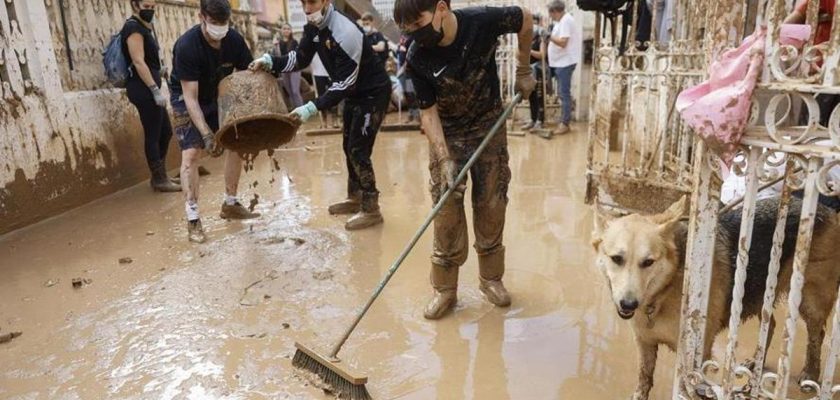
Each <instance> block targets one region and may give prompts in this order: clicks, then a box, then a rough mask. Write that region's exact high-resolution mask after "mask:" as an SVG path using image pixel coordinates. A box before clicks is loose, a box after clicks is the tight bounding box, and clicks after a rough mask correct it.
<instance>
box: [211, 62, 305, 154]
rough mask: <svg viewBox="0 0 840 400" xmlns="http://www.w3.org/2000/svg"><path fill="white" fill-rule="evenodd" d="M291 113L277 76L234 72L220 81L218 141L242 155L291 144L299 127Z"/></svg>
mask: <svg viewBox="0 0 840 400" xmlns="http://www.w3.org/2000/svg"><path fill="white" fill-rule="evenodd" d="M288 113H289V110H288V108H286V103H285V102H283V96H282V95H281V94H280V88H279V87H278V86H277V79H276V78H274V76H272V75H271V74H269V73H267V72H262V71H260V72H253V71H239V72H235V73H233V74H231V75H230V76H228V77H226V78H225V79H223V80H222V81H221V82H220V83H219V125H220V126H221V128H220V129H219V132H218V133H217V134H216V141H217V144H219V145H221V146H222V147H224V148H225V149H228V150H232V151H236V152H239V153H240V154H257V153H259V152H260V151H262V150H274V149H276V148H278V147H280V146H282V145H284V144H286V143H289V142H290V141H291V140H292V139H293V138H294V137H295V134H296V133H297V131H298V128H300V124H298V123H296V122H294V121H293V120H292V119H291V118H289V117H288V116H287V115H288Z"/></svg>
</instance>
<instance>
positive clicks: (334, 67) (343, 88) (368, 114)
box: [250, 0, 391, 230]
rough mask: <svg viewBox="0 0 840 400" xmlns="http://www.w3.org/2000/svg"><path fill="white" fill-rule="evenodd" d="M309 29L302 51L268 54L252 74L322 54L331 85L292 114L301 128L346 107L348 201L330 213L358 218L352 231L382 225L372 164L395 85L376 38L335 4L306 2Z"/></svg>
mask: <svg viewBox="0 0 840 400" xmlns="http://www.w3.org/2000/svg"><path fill="white" fill-rule="evenodd" d="M301 3H302V5H303V10H304V12H305V13H306V20H307V24H306V25H305V26H304V28H303V37H302V38H301V40H300V44H299V45H298V48H297V50H294V51H291V52H289V54H287V55H285V56H282V57H271V56H270V55H268V54H264V55H263V56H262V57H260V58H258V59H256V60H254V62H253V63H251V66H250V68H251V69H263V70H267V71H270V72H272V73H274V74H275V75H276V74H279V73H283V72H291V71H299V70H301V69H303V68H306V67H307V66H308V65H309V64H310V63H311V62H312V58H313V57H314V56H315V54H316V53H317V54H318V55H319V56H320V58H321V61H322V62H323V64H324V67H325V68H326V69H327V73H329V75H330V80H331V81H332V82H333V83H332V85H331V86H330V87H329V88H328V89H327V91H326V92H325V93H322V94H321V95H320V96H319V97H318V98H317V99H315V101H310V102H309V103H306V104H304V105H303V106H301V107H298V108H296V109H294V110H293V111H292V117H293V118H297V119H298V120H299V121H301V122H306V120H308V119H309V118H311V117H313V116H315V115H316V114H318V111H326V110H329V109H331V108H332V107H335V106H336V105H338V103H339V102H341V100H345V103H344V156H345V157H346V159H347V172H348V179H347V199H346V200H344V201H341V202H339V203H336V204H333V205H331V206H330V207H329V212H330V214H355V215H353V216H352V217H350V219H348V220H347V224H346V225H345V226H344V227H345V229H347V230H358V229H364V228H369V227H372V226H374V225H379V224H381V223H382V221H383V219H382V214H381V213H380V212H379V191H378V190H377V189H376V178H375V176H374V172H373V163H372V162H371V159H370V157H371V153H372V152H373V144H374V141H375V140H376V134H377V132H378V131H379V127H380V126H381V125H382V121H383V120H384V119H385V113H386V112H387V111H388V105H389V103H390V101H391V80H390V79H389V78H388V74H387V73H386V72H385V65H384V64H383V63H382V59H381V58H380V57H379V56H377V55H376V53H375V52H374V50H373V45H372V43H371V40H372V39H371V38H370V37H368V36H365V34H364V33H363V32H362V29H361V28H360V27H359V26H358V25H356V23H355V22H354V21H353V20H351V19H350V18H348V17H347V16H346V15H344V14H342V13H341V12H339V11H338V10H336V9H335V7H334V6H333V4H332V1H331V0H301Z"/></svg>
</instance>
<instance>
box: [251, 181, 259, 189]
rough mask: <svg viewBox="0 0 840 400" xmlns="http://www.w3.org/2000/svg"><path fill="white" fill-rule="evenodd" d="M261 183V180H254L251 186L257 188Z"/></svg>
mask: <svg viewBox="0 0 840 400" xmlns="http://www.w3.org/2000/svg"><path fill="white" fill-rule="evenodd" d="M259 184H260V181H254V183H252V184H251V187H252V188H256V187H257V185H259Z"/></svg>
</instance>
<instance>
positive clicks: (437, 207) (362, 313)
mask: <svg viewBox="0 0 840 400" xmlns="http://www.w3.org/2000/svg"><path fill="white" fill-rule="evenodd" d="M521 100H522V94H519V93H517V94H516V96H514V97H513V101H511V102H510V104H509V105H508V106H507V108H506V109H505V111H504V112H503V113H502V115H501V116H500V117H499V119H498V120H497V121H496V124H495V125H493V129H490V132H489V133H488V134H487V136H485V137H484V140H482V141H481V144H480V145H479V146H478V148H477V149H476V150H475V152H474V153H473V155H472V157H470V159H469V160H468V161H467V164H466V165H465V166H464V168H463V169H461V172H460V173H459V174H458V177H456V178H455V184H454V185H453V186H451V187H449V188H448V189H446V192H445V193H444V194H443V196H441V197H440V200H438V202H437V204H435V207H434V208H433V209H432V212H430V213H429V216H428V217H426V220H425V221H424V222H423V225H421V226H420V229H418V230H417V233H415V234H414V237H412V238H411V241H409V242H408V244H407V245H406V246H405V249H403V251H402V253H400V256H399V257H397V260H396V261H394V263H393V264H391V268H390V269H388V272H387V273H386V274H385V276H384V277H383V278H382V281H381V282H379V286H377V287H376V290H374V291H373V295H371V296H370V299H368V301H367V304H365V306H364V307H362V309H361V311H359V313H358V314H357V315H356V319H355V320H353V323H352V324H350V327H348V328H347V330H346V331H345V332H344V335H343V336H342V337H341V339H340V340H339V341H338V342H337V343H336V344H335V346H334V347H333V348H332V351H330V354H329V358H330V359H332V360H335V359H336V355H338V352H339V351H340V350H341V346H344V342H346V341H347V338H349V337H350V334H351V333H353V330H354V329H356V325H359V321H361V320H362V318H363V317H364V316H365V314H366V313H367V312H368V310H369V309H370V306H371V305H372V304H373V302H374V301H376V298H377V297H379V294H380V293H382V290H383V289H384V288H385V285H387V284H388V281H390V280H391V277H393V276H394V273H396V272H397V269H398V268H399V267H400V265H402V263H403V261H405V259H406V257H408V254H409V253H411V250H412V249H414V245H416V244H417V241H419V240H420V237H421V236H423V233H425V232H426V229H427V228H428V227H429V225H431V224H432V221H434V219H435V217H436V216H437V215H438V213H439V212H440V209H441V208H443V205H444V203H446V200H448V199H449V196H451V195H452V192H454V191H455V188H457V187H458V184H459V183H460V182H461V181H463V180H464V178H466V176H467V173H468V172H469V171H470V168H472V166H473V164H475V162H476V161H478V157H479V156H481V153H482V152H483V151H484V148H485V147H487V145H488V144H489V143H490V140H492V139H493V137H494V136H496V132H498V131H499V129H500V128H501V127H502V126H503V125H504V123H505V120H506V119H507V117H508V116H509V115H510V113H511V112H512V111H513V107H515V106H516V105H517V104H519V102H520V101H521Z"/></svg>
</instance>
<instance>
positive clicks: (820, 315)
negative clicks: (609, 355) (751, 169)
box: [592, 196, 840, 400]
mask: <svg viewBox="0 0 840 400" xmlns="http://www.w3.org/2000/svg"><path fill="white" fill-rule="evenodd" d="M779 204H780V201H779V199H778V198H770V199H763V200H759V201H758V202H757V203H756V212H755V221H754V225H753V238H752V243H751V247H750V251H749V263H748V266H747V278H746V283H745V285H744V298H743V312H742V314H741V319H742V321H744V320H746V319H749V318H751V317H753V316H756V315H760V313H761V308H762V304H763V297H764V288H765V285H766V279H767V275H768V264H769V262H770V249H771V248H772V240H773V231H774V229H775V225H776V219H777V212H778V209H779ZM685 208H686V198H685V196H683V198H682V199H680V200H679V201H677V202H676V203H674V204H673V205H671V207H670V208H669V209H668V210H666V211H665V212H663V213H661V214H657V215H649V216H645V215H639V214H631V215H628V216H625V217H620V218H610V217H609V216H604V215H601V214H600V213H599V214H598V217H599V218H598V219H599V220H600V222H599V223H597V224H596V225H597V227H596V231H595V234H594V235H593V240H592V245H593V247H594V248H595V252H596V256H595V264H596V266H597V267H598V269H600V271H601V272H602V273H603V274H604V276H605V278H606V281H607V284H608V287H609V290H610V294H611V297H612V300H613V303H614V304H615V307H616V311H617V312H618V316H619V317H621V318H622V319H625V320H629V321H630V322H631V323H632V326H633V331H634V333H635V337H636V344H637V348H638V353H639V369H640V371H639V380H638V384H637V386H636V390H635V393H634V394H633V399H634V400H645V399H647V398H648V395H649V392H650V389H651V387H652V386H653V372H654V368H655V366H656V353H657V350H658V348H659V345H660V344H664V345H666V346H667V347H668V348H670V349H671V350H672V351H676V349H677V342H678V340H679V332H680V307H681V304H682V293H683V276H684V274H685V253H686V240H687V235H688V226H687V223H686V222H685V220H684V218H683V214H684V211H685ZM801 209H802V202H801V200H799V199H797V198H795V197H792V198H791V201H790V210H789V213H788V218H787V221H786V224H785V240H784V242H783V245H782V259H781V265H780V271H779V279H778V286H777V289H776V300H777V301H778V299H779V297H780V295H783V294H786V293H787V292H788V290H789V288H790V278H791V274H792V270H793V258H794V257H793V255H794V252H795V247H796V238H797V230H798V226H799V216H800V211H801ZM741 214H742V210H741V209H736V210H732V211H729V212H727V213H725V214H723V215H721V216H720V218H719V223H718V227H717V234H716V235H717V237H716V244H715V250H714V252H715V254H714V261H713V267H712V278H711V279H712V282H711V287H710V293H709V306H708V317H707V323H706V335H705V343H704V348H703V359H704V360H708V359H709V358H710V356H711V348H712V344H713V343H714V339H715V336H716V335H717V334H718V333H719V332H720V331H721V330H723V329H724V328H727V327H728V324H729V316H730V305H731V302H732V289H733V286H734V275H735V265H736V261H735V260H736V257H737V255H738V239H739V231H740V225H741ZM838 243H840V224H839V223H838V219H837V214H835V212H834V211H833V210H831V209H830V208H827V207H824V206H822V205H820V206H818V209H817V214H816V219H815V226H814V233H813V239H812V243H811V252H810V257H809V261H808V266H807V268H806V270H805V286H804V288H803V291H802V304H801V306H800V307H799V310H800V312H801V316H802V318H803V320H804V321H805V323H806V325H807V330H808V347H807V355H806V361H805V366H804V368H803V370H802V373H801V375H800V378H799V380H800V382H802V381H803V380H806V379H807V380H817V379H819V375H820V348H821V346H822V342H823V338H824V336H825V324H826V319H827V318H828V315H829V314H830V313H831V310H832V307H833V305H834V301H835V299H836V297H837V286H838V282H840V265H838V264H840V246H838ZM639 314H641V315H639ZM774 327H775V320H773V319H772V317H771V321H770V337H769V338H768V344H769V343H770V340H772V333H773V329H774Z"/></svg>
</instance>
